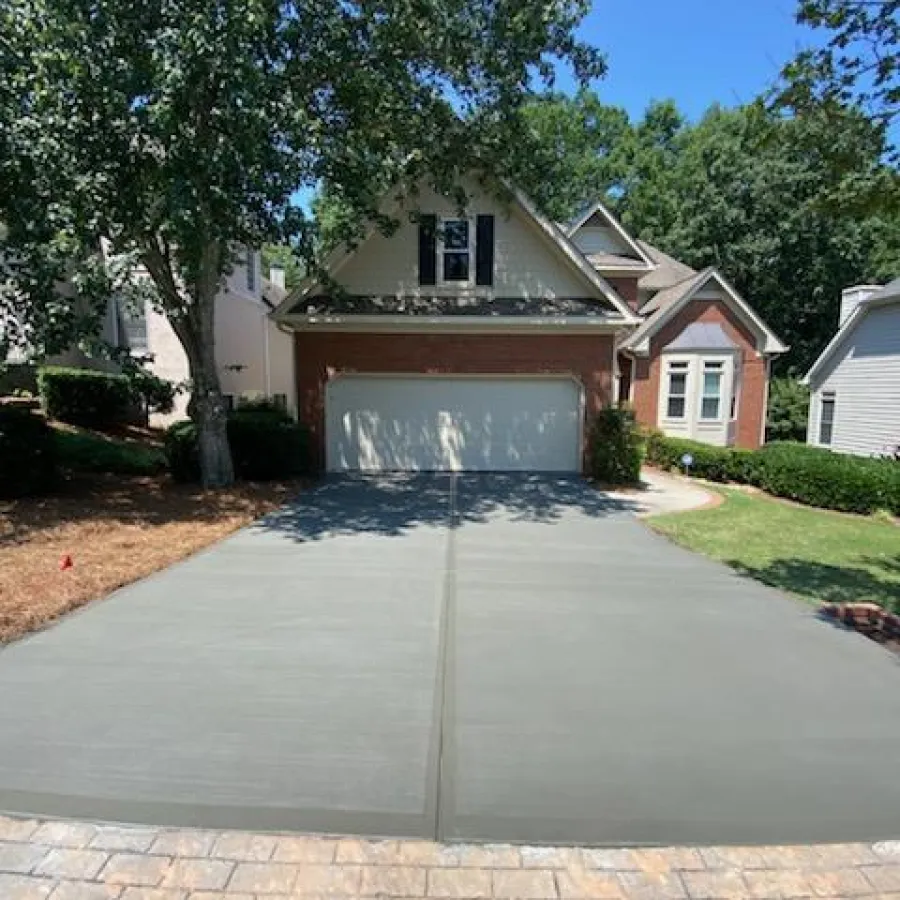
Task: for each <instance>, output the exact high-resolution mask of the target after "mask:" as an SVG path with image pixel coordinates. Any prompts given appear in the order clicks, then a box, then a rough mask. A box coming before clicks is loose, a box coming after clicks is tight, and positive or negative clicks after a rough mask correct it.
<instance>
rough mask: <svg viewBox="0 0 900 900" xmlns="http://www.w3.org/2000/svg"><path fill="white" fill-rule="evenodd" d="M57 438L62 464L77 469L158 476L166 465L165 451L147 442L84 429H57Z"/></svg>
mask: <svg viewBox="0 0 900 900" xmlns="http://www.w3.org/2000/svg"><path fill="white" fill-rule="evenodd" d="M55 438H56V448H57V456H58V459H59V464H60V465H61V466H62V467H63V468H65V469H71V470H72V471H75V472H109V473H111V474H113V475H155V474H156V473H157V472H162V471H163V470H164V469H165V468H166V457H165V454H164V453H163V452H162V451H161V450H159V449H157V448H155V447H148V446H146V445H144V444H137V443H134V442H128V441H117V440H114V439H113V438H108V437H105V436H104V435H100V434H92V433H91V432H84V431H56V432H55Z"/></svg>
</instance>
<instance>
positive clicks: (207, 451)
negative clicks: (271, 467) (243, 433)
mask: <svg viewBox="0 0 900 900" xmlns="http://www.w3.org/2000/svg"><path fill="white" fill-rule="evenodd" d="M209 350H210V352H207V346H206V345H205V344H203V345H202V349H201V352H200V356H199V358H198V359H197V360H190V369H191V381H192V384H193V396H192V397H191V417H192V418H193V420H194V421H195V422H196V423H197V431H198V443H199V451H200V480H201V482H202V484H203V486H204V487H208V488H209V487H227V486H228V485H230V484H232V483H233V482H234V466H233V465H232V462H231V448H230V447H229V446H228V430H227V423H228V412H227V410H226V409H225V400H224V398H223V397H222V391H221V388H220V387H219V374H218V372H217V371H216V363H215V359H214V358H213V354H212V352H211V351H212V348H211V347H210V348H209Z"/></svg>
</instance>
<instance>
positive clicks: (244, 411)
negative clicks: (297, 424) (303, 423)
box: [231, 397, 294, 422]
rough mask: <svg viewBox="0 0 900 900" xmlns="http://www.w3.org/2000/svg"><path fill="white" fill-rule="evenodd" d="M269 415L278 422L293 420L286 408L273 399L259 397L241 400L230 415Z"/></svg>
mask: <svg viewBox="0 0 900 900" xmlns="http://www.w3.org/2000/svg"><path fill="white" fill-rule="evenodd" d="M252 415H261V416H271V417H272V418H275V419H278V421H280V422H293V421H294V420H293V419H292V418H291V416H290V414H289V413H288V412H287V410H286V409H284V408H283V407H281V406H279V405H278V404H277V403H275V401H274V400H269V399H268V398H265V397H261V398H259V399H258V400H243V399H242V400H241V401H240V402H239V403H238V406H237V409H235V410H233V411H232V413H231V416H232V417H234V416H252Z"/></svg>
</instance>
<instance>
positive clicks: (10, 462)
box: [0, 406, 57, 499]
mask: <svg viewBox="0 0 900 900" xmlns="http://www.w3.org/2000/svg"><path fill="white" fill-rule="evenodd" d="M56 477H57V471H56V445H55V443H54V441H53V431H52V430H51V429H50V426H49V425H48V424H47V423H46V422H45V421H44V419H43V418H42V417H40V416H38V415H35V414H34V413H32V412H29V411H27V410H23V409H10V408H8V407H6V406H0V497H2V498H3V499H11V498H13V497H27V496H30V495H33V494H43V493H46V492H47V491H49V490H52V488H53V487H54V486H55V484H56Z"/></svg>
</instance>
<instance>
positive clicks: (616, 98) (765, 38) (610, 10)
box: [557, 0, 815, 119]
mask: <svg viewBox="0 0 900 900" xmlns="http://www.w3.org/2000/svg"><path fill="white" fill-rule="evenodd" d="M796 6H797V3H796V0H631V2H627V0H626V2H622V0H618V2H615V0H594V3H593V8H592V10H591V12H590V14H589V15H588V17H587V18H586V19H585V20H584V22H583V24H582V26H581V29H580V33H581V37H582V38H583V39H584V40H587V41H588V42H589V43H591V44H593V45H594V46H596V47H599V48H600V49H601V50H602V51H603V52H604V53H606V55H607V60H608V63H609V74H608V75H607V77H606V78H604V79H602V80H601V81H598V82H597V83H596V84H595V85H594V88H595V90H596V91H597V93H598V94H599V95H600V97H601V99H602V100H603V101H604V102H606V103H612V104H615V105H618V106H624V107H625V108H626V109H627V110H628V112H629V114H631V116H632V117H637V116H640V115H641V113H643V111H644V110H645V109H646V107H647V104H648V103H650V101H652V100H655V99H667V98H672V99H674V100H675V101H676V102H677V103H678V106H679V107H680V108H681V109H682V111H683V112H685V113H686V114H687V115H688V117H689V118H691V119H696V118H698V117H699V116H701V115H702V114H703V112H704V110H705V109H706V108H707V107H709V106H710V105H711V104H712V103H716V102H718V103H721V104H723V105H725V106H737V105H739V104H741V103H746V102H748V101H750V100H752V99H753V98H754V97H756V96H757V95H758V94H760V93H761V92H762V91H763V90H764V89H765V88H767V87H768V86H769V85H770V84H771V83H772V82H773V81H774V80H775V78H776V77H777V75H778V72H779V70H780V69H781V67H782V66H783V65H784V63H785V62H787V61H788V60H789V59H791V58H792V57H793V56H794V55H795V53H796V51H797V50H798V49H799V48H800V47H802V46H804V45H809V44H810V43H812V42H813V40H814V38H815V34H814V32H812V31H810V30H809V29H807V28H801V27H800V26H799V25H797V24H796V23H795V22H794V13H795V10H796ZM557 86H558V87H559V88H560V89H562V90H570V89H571V88H572V81H571V78H567V77H562V78H561V79H560V80H559V81H558V85H557Z"/></svg>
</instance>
